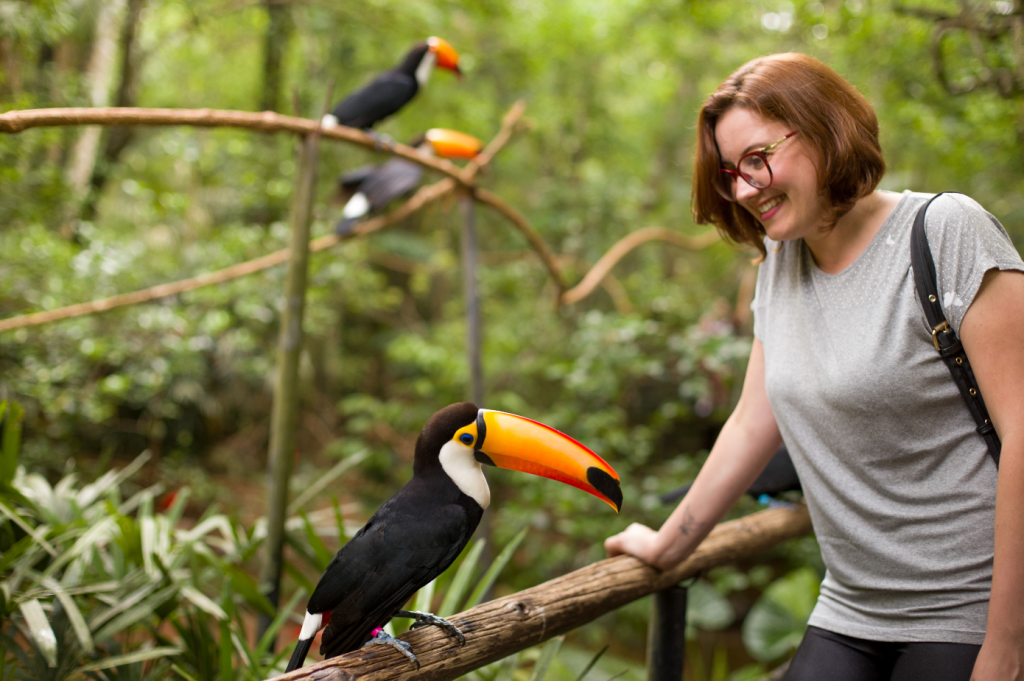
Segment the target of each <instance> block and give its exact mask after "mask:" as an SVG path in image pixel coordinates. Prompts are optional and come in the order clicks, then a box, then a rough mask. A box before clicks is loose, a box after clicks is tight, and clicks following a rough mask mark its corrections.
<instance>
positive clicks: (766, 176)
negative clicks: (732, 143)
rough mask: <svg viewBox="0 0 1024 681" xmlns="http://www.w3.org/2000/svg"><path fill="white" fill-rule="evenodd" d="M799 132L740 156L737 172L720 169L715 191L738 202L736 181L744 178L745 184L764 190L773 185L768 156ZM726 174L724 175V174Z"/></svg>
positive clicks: (728, 199)
mask: <svg viewBox="0 0 1024 681" xmlns="http://www.w3.org/2000/svg"><path fill="white" fill-rule="evenodd" d="M798 132H799V130H794V131H793V132H791V133H789V134H788V135H786V136H785V137H783V138H782V139H780V140H779V141H778V142H776V143H774V144H769V145H768V146H767V147H763V148H761V149H754V150H753V151H748V152H747V153H745V154H743V155H742V156H740V160H739V161H738V162H737V163H736V170H732V169H730V168H719V169H718V172H719V175H718V179H717V181H716V182H715V189H717V190H718V193H719V194H721V195H722V198H724V199H725V200H726V201H736V180H737V178H740V177H742V178H743V180H744V182H746V183H747V184H749V185H750V186H751V187H754V188H755V189H764V188H765V187H768V186H770V185H771V183H772V169H771V166H769V165H768V156H769V155H771V153H772V151H774V150H775V147H777V146H779V145H780V144H782V143H783V142H785V141H786V140H788V139H789V138H790V137H792V136H793V135H795V134H797V133H798ZM722 173H724V174H722Z"/></svg>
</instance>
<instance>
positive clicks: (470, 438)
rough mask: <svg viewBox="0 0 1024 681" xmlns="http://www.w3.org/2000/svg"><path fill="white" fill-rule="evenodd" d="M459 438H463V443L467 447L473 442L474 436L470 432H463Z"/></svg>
mask: <svg viewBox="0 0 1024 681" xmlns="http://www.w3.org/2000/svg"><path fill="white" fill-rule="evenodd" d="M459 439H460V440H462V444H464V445H466V446H467V447H468V446H469V445H471V444H473V436H472V435H470V434H469V433H463V434H462V435H460V436H459Z"/></svg>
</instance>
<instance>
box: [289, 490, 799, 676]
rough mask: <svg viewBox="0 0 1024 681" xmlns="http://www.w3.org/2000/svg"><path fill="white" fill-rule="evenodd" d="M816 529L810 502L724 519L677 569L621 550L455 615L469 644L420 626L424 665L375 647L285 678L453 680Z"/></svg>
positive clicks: (414, 636) (414, 640)
mask: <svg viewBox="0 0 1024 681" xmlns="http://www.w3.org/2000/svg"><path fill="white" fill-rule="evenodd" d="M810 530H811V522H810V517H809V516H808V514H807V509H806V507H804V506H797V507H795V508H792V509H789V508H776V509H769V510H767V511H761V512H759V513H755V514H753V515H750V516H747V517H745V518H741V519H739V520H732V521H730V522H727V523H722V524H720V525H719V526H718V527H716V528H715V529H714V530H713V531H712V532H711V534H710V535H708V537H707V538H706V539H705V540H704V541H703V542H702V543H701V545H700V546H699V547H698V548H697V550H696V551H695V552H694V553H693V555H691V556H690V558H688V559H687V560H686V561H685V562H683V563H682V564H680V565H679V566H677V567H676V568H675V569H673V570H669V571H667V572H659V571H657V570H655V569H654V568H651V567H648V566H647V565H645V564H644V563H642V562H640V561H639V560H637V559H636V558H633V557H631V556H618V557H616V558H610V559H607V560H603V561H601V562H598V563H594V564H593V565H589V566H587V567H585V568H583V569H581V570H577V571H575V572H572V573H569V574H567V575H564V576H562V577H558V578H557V579H553V580H551V581H550V582H546V583H544V584H540V585H538V586H535V587H533V588H531V589H526V590H525V591H520V592H519V593H516V594H512V595H511V596H506V597H504V598H499V599H497V600H493V601H490V602H488V603H484V604H482V605H478V606H477V607H475V608H472V609H470V610H467V611H466V612H463V613H461V614H458V615H454V616H453V617H450V618H449V620H450V621H451V622H453V623H454V624H455V625H456V626H458V627H459V628H460V629H462V631H463V632H464V633H465V634H466V639H467V642H466V645H465V646H463V647H459V646H458V644H457V643H455V642H454V641H453V640H452V639H451V638H450V637H449V636H448V634H446V633H444V632H442V631H440V630H438V629H437V628H436V627H425V628H422V629H415V630H412V631H410V632H409V633H407V634H405V635H403V636H402V637H401V638H402V639H403V640H406V641H408V642H409V643H410V644H411V645H412V648H413V652H415V653H416V656H417V657H418V658H419V661H420V668H419V670H417V669H416V668H415V667H414V666H413V665H412V664H411V663H410V662H409V661H408V660H406V659H405V657H403V656H402V654H401V653H399V652H398V651H396V650H395V649H393V648H390V647H387V646H370V647H369V648H363V649H361V650H357V651H355V652H352V653H348V654H346V655H341V656H339V657H334V658H331V659H329V660H324V661H323V662H320V663H317V664H313V665H310V666H308V667H304V668H302V669H297V670H295V671H294V672H291V673H289V674H285V675H283V676H280V677H277V678H278V679H279V681H313V680H315V681H355V680H356V679H359V680H360V681H405V680H410V681H411V680H412V679H415V680H416V681H449V680H450V679H455V678H457V677H459V676H462V675H463V674H466V673H467V672H469V671H472V670H474V669H478V668H480V667H482V666H483V665H485V664H489V663H491V662H494V661H495V660H500V659H501V658H503V657H506V656H508V655H511V654H512V653H514V652H517V651H520V650H524V649H526V648H529V647H531V646H535V645H537V644H539V643H543V642H544V641H546V640H547V639H549V638H551V637H553V636H557V635H559V634H563V633H565V632H567V631H570V630H572V629H575V628H576V627H578V626H580V625H582V624H585V623H587V622H590V621H592V620H594V619H596V618H597V617H599V616H601V615H603V614H605V613H607V612H610V611H612V610H615V609H616V608H619V607H622V606H623V605H626V604H627V603H630V602H632V601H635V600H637V599H638V598H642V597H644V596H647V595H648V594H651V593H654V592H655V591H660V590H662V589H665V588H668V587H670V586H673V585H675V584H678V583H679V582H681V581H682V580H684V579H687V578H688V577H692V576H694V575H696V574H699V573H700V572H702V571H703V570H706V569H708V568H711V567H714V566H716V565H721V564H723V563H728V562H731V561H734V560H737V559H740V558H748V557H750V556H754V555H757V554H758V553H761V552H762V551H765V550H767V549H769V548H771V547H773V546H775V545H776V544H778V543H779V542H781V541H784V540H786V539H791V538H793V537H799V536H801V535H804V534H807V533H808V532H809V531H810Z"/></svg>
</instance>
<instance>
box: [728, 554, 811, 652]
mask: <svg viewBox="0 0 1024 681" xmlns="http://www.w3.org/2000/svg"><path fill="white" fill-rule="evenodd" d="M820 584H821V576H820V575H819V574H818V573H817V572H816V571H815V570H813V569H811V568H809V567H802V568H799V569H797V570H794V571H793V572H791V573H789V574H788V575H786V576H785V577H783V578H782V579H779V580H778V581H776V582H774V583H773V584H772V585H771V586H769V587H768V588H767V589H766V590H765V592H764V595H762V596H761V598H760V600H758V602H757V603H755V604H754V607H753V608H752V609H751V611H750V614H748V615H747V618H746V620H744V622H743V643H744V644H745V645H746V646H747V650H749V651H750V653H751V654H752V655H753V656H754V657H756V658H757V659H759V660H763V661H766V662H767V661H770V660H775V659H778V658H780V657H782V656H783V655H785V654H786V653H789V652H792V651H793V650H795V649H796V647H797V646H798V645H799V644H800V641H801V640H802V639H803V636H804V631H806V629H807V620H808V619H809V618H810V616H811V610H813V609H814V604H815V602H816V601H817V599H818V587H819V585H820Z"/></svg>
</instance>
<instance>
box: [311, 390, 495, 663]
mask: <svg viewBox="0 0 1024 681" xmlns="http://www.w3.org/2000/svg"><path fill="white" fill-rule="evenodd" d="M476 417H477V408H476V406H475V405H473V404H471V403H469V402H462V403H459V404H453V405H451V406H449V407H446V408H445V409H442V410H441V411H439V412H438V413H437V414H435V415H434V416H433V418H431V419H430V421H429V422H428V423H427V425H426V426H425V427H424V428H423V432H422V433H420V437H419V439H418V440H417V441H416V455H415V461H414V463H413V477H412V479H411V480H410V481H409V482H408V483H407V484H406V485H405V486H404V487H402V489H401V490H399V491H398V493H397V494H395V496H393V497H392V498H391V499H389V500H388V501H387V502H386V503H385V504H384V505H383V506H381V507H380V509H378V510H377V512H376V513H374V514H373V517H371V518H370V520H369V522H367V523H366V525H365V526H364V527H363V528H362V529H361V530H359V532H358V533H357V534H356V535H355V536H354V537H352V539H350V540H349V541H348V542H347V543H346V544H345V545H344V546H342V547H341V550H340V551H338V554H337V555H336V556H335V557H334V560H332V561H331V564H330V565H329V566H328V568H327V570H326V571H325V572H324V574H323V576H322V577H321V578H320V582H319V583H318V584H317V586H316V590H315V591H313V595H312V596H310V599H309V604H308V606H307V608H306V610H307V611H308V612H311V613H318V612H326V611H328V610H329V611H330V612H331V617H330V623H329V624H328V625H327V628H326V629H325V630H324V633H323V637H322V638H321V648H320V652H321V654H323V655H324V656H325V657H334V656H335V655H341V654H343V653H347V652H349V651H351V650H356V649H357V648H359V647H361V646H362V645H363V644H364V643H366V642H367V641H368V640H369V639H370V638H371V632H372V631H373V630H374V629H376V628H377V627H382V626H384V625H385V624H386V623H387V622H388V621H389V620H390V619H391V618H392V617H393V616H394V615H395V613H396V612H397V611H398V610H399V609H400V608H401V607H402V606H403V605H404V604H405V602H406V601H408V600H409V598H411V597H412V595H413V594H414V593H415V592H416V591H417V590H418V589H420V588H421V587H423V586H425V585H426V584H428V583H430V581H431V580H433V579H434V578H435V577H437V576H438V575H440V574H441V573H442V572H444V571H445V569H447V568H448V566H449V565H451V564H452V562H453V561H454V560H455V558H456V557H457V556H458V555H459V553H461V552H462V549H463V548H465V546H466V544H467V543H468V542H469V540H470V538H471V537H472V536H473V532H474V531H475V530H476V528H477V525H479V523H480V518H481V517H482V516H483V509H482V508H481V507H480V505H479V504H478V503H477V502H476V501H474V500H473V499H472V498H470V497H469V496H467V495H466V494H464V493H463V492H462V491H461V490H459V488H458V487H457V486H456V485H455V483H454V482H452V480H451V478H449V477H448V476H447V475H446V474H445V472H444V470H443V469H442V467H441V463H440V461H439V459H438V451H440V449H441V447H442V446H443V445H444V444H445V443H446V442H448V441H449V440H451V438H452V437H453V436H454V435H455V431H456V430H458V429H459V428H461V427H463V426H465V425H467V424H470V423H473V422H474V421H475V420H476Z"/></svg>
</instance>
